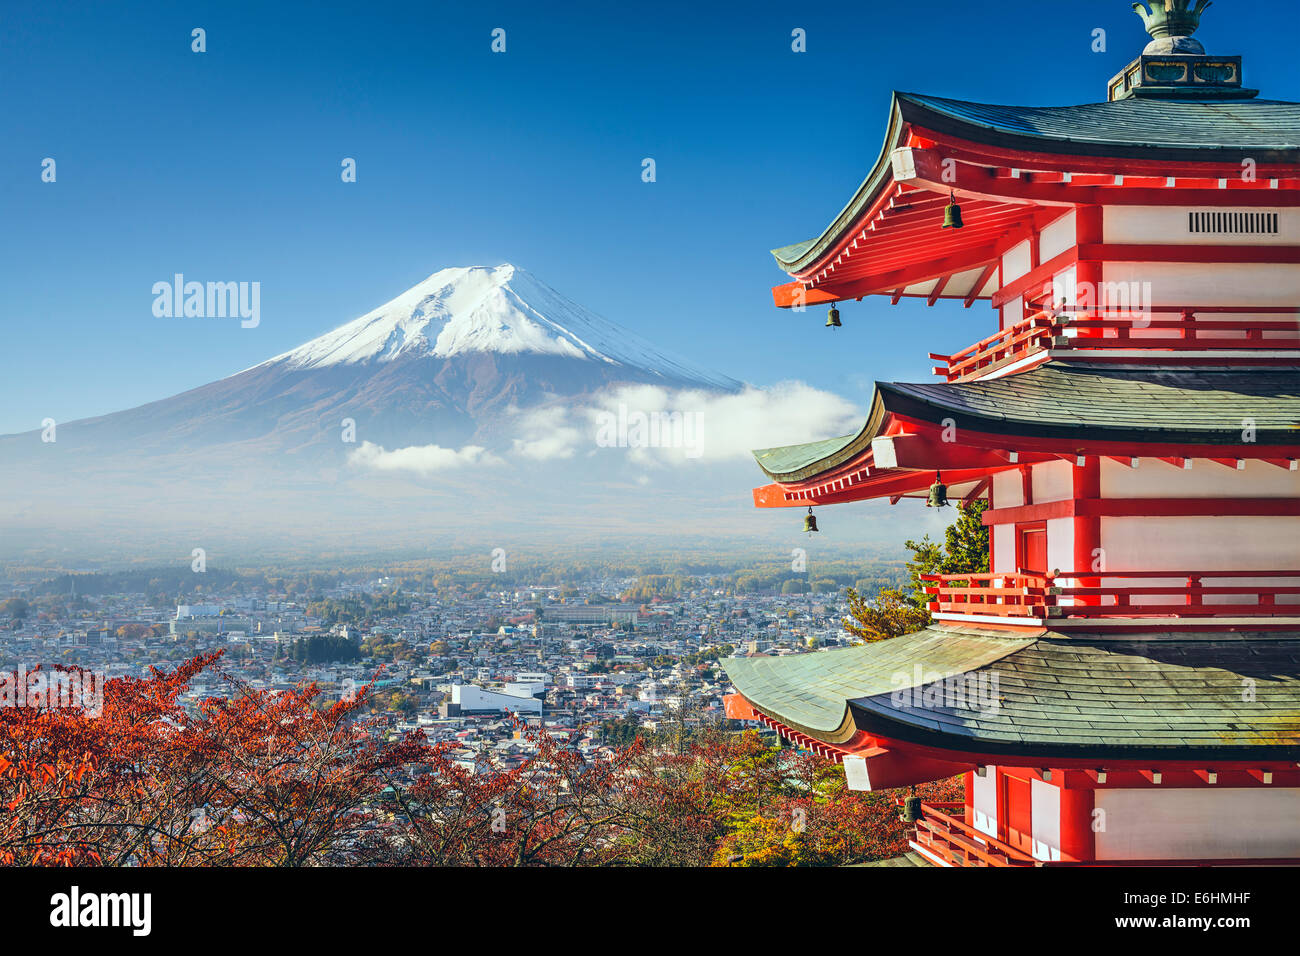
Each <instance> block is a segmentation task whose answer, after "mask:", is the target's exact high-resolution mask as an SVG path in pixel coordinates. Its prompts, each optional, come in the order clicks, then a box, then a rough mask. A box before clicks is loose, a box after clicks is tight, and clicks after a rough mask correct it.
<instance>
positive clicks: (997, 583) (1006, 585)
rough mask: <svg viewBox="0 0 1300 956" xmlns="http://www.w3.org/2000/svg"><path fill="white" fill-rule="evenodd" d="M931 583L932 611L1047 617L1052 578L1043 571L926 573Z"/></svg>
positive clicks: (927, 579)
mask: <svg viewBox="0 0 1300 956" xmlns="http://www.w3.org/2000/svg"><path fill="white" fill-rule="evenodd" d="M921 580H922V581H929V582H932V586H930V587H927V588H925V593H926V594H930V595H933V596H934V597H933V600H931V601H930V612H931V613H934V612H936V611H943V612H946V613H950V614H984V615H990V616H993V617H1034V618H1042V617H1045V616H1046V607H1047V588H1048V587H1049V585H1050V584H1051V578H1050V577H1049V576H1048V575H1044V574H1032V573H1028V572H1019V573H1016V574H1006V573H1003V574H923V575H921Z"/></svg>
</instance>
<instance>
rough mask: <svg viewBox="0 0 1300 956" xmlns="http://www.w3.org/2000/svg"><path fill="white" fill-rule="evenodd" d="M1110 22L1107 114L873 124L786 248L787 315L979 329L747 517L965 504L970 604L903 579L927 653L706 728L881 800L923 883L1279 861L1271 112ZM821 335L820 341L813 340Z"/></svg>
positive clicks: (1279, 209)
mask: <svg viewBox="0 0 1300 956" xmlns="http://www.w3.org/2000/svg"><path fill="white" fill-rule="evenodd" d="M1206 6H1208V4H1207V3H1206V0H1196V2H1195V4H1194V6H1193V4H1192V3H1191V0H1155V2H1153V3H1152V5H1151V7H1150V9H1148V8H1146V7H1144V6H1142V5H1141V4H1135V5H1134V8H1135V9H1136V10H1138V12H1139V13H1140V14H1141V16H1142V18H1143V20H1144V22H1145V24H1146V27H1147V31H1148V33H1149V34H1150V35H1151V38H1152V39H1151V42H1150V43H1149V44H1148V45H1147V47H1146V48H1145V50H1144V51H1143V52H1142V54H1141V55H1140V56H1139V57H1138V58H1137V59H1135V60H1134V61H1133V62H1132V63H1131V64H1130V65H1129V66H1128V67H1126V68H1125V69H1124V70H1123V71H1122V72H1121V73H1120V74H1119V75H1117V76H1116V77H1114V78H1113V79H1112V80H1111V81H1110V84H1109V88H1108V97H1107V101H1106V102H1104V103H1096V104H1090V105H1083V106H1068V107H1011V106H993V105H985V104H980V103H967V102H961V101H957V100H951V99H941V98H938V97H931V96H917V95H910V94H903V93H896V94H895V95H894V99H893V105H892V109H891V111H890V116H889V123H888V127H887V129H886V132H885V143H884V148H883V149H882V151H881V154H880V157H879V159H878V160H877V161H876V164H875V166H874V167H873V168H872V169H871V171H870V172H869V173H868V175H867V177H866V180H865V181H864V182H863V184H862V185H861V187H860V188H859V189H858V190H857V192H856V193H855V194H854V195H853V197H852V198H851V199H850V200H849V202H848V205H846V206H845V208H844V210H843V211H842V212H841V213H840V214H839V215H838V216H837V217H836V218H835V220H834V221H833V222H832V223H831V224H830V225H829V226H828V227H827V228H826V230H825V231H824V232H823V233H822V234H821V235H820V236H818V237H817V238H815V239H812V240H809V241H807V242H801V243H798V244H795V245H792V246H786V247H784V248H781V249H777V250H775V251H774V255H775V257H776V259H777V262H778V263H779V265H780V267H781V268H782V269H783V270H784V271H785V272H786V273H788V275H789V276H790V278H791V281H789V282H787V283H786V284H783V285H780V286H777V287H776V288H775V289H774V290H773V295H774V297H775V301H776V304H777V305H778V306H780V307H783V308H791V307H793V308H795V309H800V308H802V307H804V306H807V305H813V304H817V303H829V304H831V305H832V309H831V313H830V317H829V318H828V319H827V325H832V326H833V325H838V324H840V316H839V309H838V307H837V305H836V304H837V303H841V302H844V301H846V300H857V299H861V298H863V297H864V296H870V295H880V296H889V297H890V300H891V302H893V303H897V302H898V301H899V300H900V299H901V298H903V297H907V296H915V297H923V298H925V300H926V302H927V304H929V305H934V304H935V303H937V302H938V301H939V300H940V299H950V300H959V301H960V302H961V303H962V305H963V306H964V307H967V308H969V307H970V306H972V305H973V304H974V303H975V302H976V301H977V300H981V301H987V302H989V303H990V305H991V306H992V308H993V309H995V310H996V312H997V316H998V322H997V327H996V331H994V332H993V333H992V334H991V335H988V336H987V337H985V338H983V339H981V340H980V341H978V342H976V343H975V344H974V345H970V346H968V347H966V348H963V349H961V350H960V351H958V352H955V353H953V354H951V355H946V354H935V353H931V355H930V358H931V359H933V360H934V361H935V363H936V364H937V367H936V368H935V369H934V371H935V373H936V376H937V378H936V381H934V382H931V383H925V384H903V383H877V386H876V390H875V395H874V397H873V399H872V403H871V410H870V414H869V417H868V419H867V421H866V423H865V424H864V425H863V427H862V429H861V431H859V432H858V433H857V434H854V435H847V436H844V437H841V438H834V439H830V440H826V441H820V442H814V443H811V444H806V445H797V446H790V447H782V448H769V449H764V450H760V451H757V452H755V457H756V458H757V460H758V464H759V465H760V467H761V468H762V469H763V471H764V472H765V473H766V475H767V476H768V478H769V479H770V481H769V483H768V484H765V485H763V486H762V487H760V488H757V489H755V491H754V502H755V504H756V505H757V506H758V507H760V508H796V509H811V508H813V507H820V506H827V505H838V504H843V503H847V502H852V501H859V500H863V499H870V498H889V499H890V501H891V502H897V501H899V500H900V499H904V498H926V497H927V496H928V497H929V499H930V503H931V504H937V505H942V504H943V503H944V502H945V501H947V500H952V501H967V502H968V501H972V500H974V499H977V498H982V499H985V500H986V502H987V510H986V511H985V512H984V515H983V521H984V523H985V524H986V525H987V526H988V529H989V565H988V566H989V569H990V570H989V573H980V574H971V573H965V574H958V575H932V576H927V581H928V582H929V584H930V586H929V587H927V588H926V591H927V593H928V595H929V598H930V604H929V607H930V611H931V615H932V618H933V623H932V624H931V625H930V626H929V627H928V628H927V629H925V630H923V631H920V632H919V633H913V634H908V635H905V636H902V637H897V638H893V639H890V640H884V641H879V642H875V643H867V644H860V645H857V646H852V647H846V648H840V649H835V650H829V651H823V652H817V653H809V654H798V655H791V656H787V657H772V658H766V657H754V658H748V659H735V660H730V661H728V662H727V673H728V676H729V678H730V679H731V681H732V683H733V684H734V686H735V688H736V691H737V693H736V694H735V695H733V696H732V697H731V698H729V699H728V713H729V715H730V716H733V717H738V718H743V719H755V720H758V721H761V722H762V723H764V724H766V725H768V726H770V727H773V728H775V729H776V730H777V731H778V732H779V733H780V734H781V735H782V736H783V737H785V738H786V739H788V740H790V741H792V742H795V743H797V744H798V745H800V746H803V747H806V748H810V749H812V750H814V751H816V752H818V753H820V754H823V755H825V756H827V757H830V758H833V759H834V760H836V761H838V762H840V763H841V764H843V767H844V772H845V774H846V778H847V781H848V784H849V786H850V787H852V788H854V789H862V790H872V789H881V788H893V787H900V786H907V785H914V784H918V783H922V782H925V781H932V780H938V779H944V778H947V777H950V776H953V775H956V774H964V775H965V781H966V789H965V801H964V803H963V804H955V805H932V804H924V803H920V801H918V800H916V799H915V798H913V799H912V800H909V801H907V804H906V807H905V817H906V818H907V819H909V820H911V821H913V822H914V825H915V829H914V831H913V833H912V836H911V841H910V842H911V848H912V851H913V853H912V855H913V858H914V859H915V858H917V857H919V858H920V859H922V860H924V861H926V862H928V863H932V864H936V865H944V866H1060V865H1098V864H1102V865H1104V864H1130V865H1131V864H1135V863H1144V864H1169V865H1207V864H1210V865H1212V864H1216V863H1225V864H1227V863H1231V864H1238V865H1239V864H1244V863H1298V862H1300V764H1298V763H1297V761H1298V760H1300V471H1298V470H1297V460H1298V459H1300V432H1298V431H1297V429H1300V325H1298V322H1297V318H1298V316H1300V104H1296V103H1285V102H1277V101H1271V100H1265V99H1261V98H1259V97H1258V96H1257V94H1256V91H1254V90H1249V89H1246V88H1244V87H1243V85H1242V73H1241V58H1240V57H1236V56H1229V57H1224V56H1211V55H1208V54H1206V53H1205V51H1204V48H1203V47H1202V46H1201V44H1200V43H1199V42H1198V41H1197V40H1195V39H1193V38H1192V36H1191V34H1192V33H1193V32H1194V31H1195V29H1196V27H1197V26H1198V21H1199V17H1200V14H1201V12H1202V11H1203V9H1204V8H1205V7H1206ZM828 334H831V333H828Z"/></svg>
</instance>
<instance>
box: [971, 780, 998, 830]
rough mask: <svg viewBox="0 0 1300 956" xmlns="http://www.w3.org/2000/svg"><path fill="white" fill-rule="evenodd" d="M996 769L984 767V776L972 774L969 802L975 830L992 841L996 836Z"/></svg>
mask: <svg viewBox="0 0 1300 956" xmlns="http://www.w3.org/2000/svg"><path fill="white" fill-rule="evenodd" d="M997 778H998V768H997V767H992V766H990V767H985V768H984V776H982V777H981V776H980V775H979V774H973V775H972V776H971V780H972V781H973V782H974V783H973V786H972V788H971V798H972V800H971V802H972V805H973V807H974V810H975V813H974V817H973V819H974V823H975V829H976V830H979V831H980V832H981V833H987V834H988V835H989V836H991V837H993V838H994V839H996V838H997V835H998V779H997Z"/></svg>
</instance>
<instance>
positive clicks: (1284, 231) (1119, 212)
mask: <svg viewBox="0 0 1300 956" xmlns="http://www.w3.org/2000/svg"><path fill="white" fill-rule="evenodd" d="M1210 211H1214V212H1275V213H1278V214H1279V215H1278V231H1277V234H1276V235H1273V234H1269V233H1260V234H1256V235H1250V234H1241V235H1236V234H1233V233H1217V232H1201V233H1196V232H1190V231H1189V230H1188V228H1187V214H1188V212H1210ZM1044 233H1046V230H1044ZM1102 237H1103V241H1105V242H1117V243H1124V242H1132V243H1158V244H1160V245H1166V246H1176V245H1238V246H1252V245H1264V246H1271V245H1278V246H1284V245H1295V244H1297V243H1300V209H1282V208H1276V209H1265V208H1263V207H1245V206H1243V207H1241V208H1239V209H1217V208H1216V209H1214V210H1211V209H1210V207H1207V206H1107V207H1106V213H1105V215H1104V216H1103V217H1102ZM1043 258H1047V257H1046V256H1044V257H1043Z"/></svg>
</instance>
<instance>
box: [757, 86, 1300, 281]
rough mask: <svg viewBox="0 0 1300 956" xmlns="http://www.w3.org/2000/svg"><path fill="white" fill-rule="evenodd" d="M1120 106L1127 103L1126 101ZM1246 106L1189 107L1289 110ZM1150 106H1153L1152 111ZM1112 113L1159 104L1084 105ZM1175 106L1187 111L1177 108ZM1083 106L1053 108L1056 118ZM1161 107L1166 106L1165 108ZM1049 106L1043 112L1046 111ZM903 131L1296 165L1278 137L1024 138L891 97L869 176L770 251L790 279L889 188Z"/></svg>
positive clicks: (1299, 149) (1260, 103)
mask: <svg viewBox="0 0 1300 956" xmlns="http://www.w3.org/2000/svg"><path fill="white" fill-rule="evenodd" d="M952 102H953V104H954V106H958V105H960V106H968V107H971V108H972V110H973V111H974V110H986V111H997V110H1002V111H1004V112H1012V113H1014V112H1015V111H1017V110H1022V109H1027V108H1022V107H1005V106H996V105H992V104H987V105H986V104H980V103H959V102H958V101H952ZM1126 102H1128V101H1126ZM1250 102H1251V104H1252V105H1251V106H1242V104H1217V103H1205V102H1204V101H1202V102H1200V103H1197V104H1196V105H1197V106H1199V107H1205V108H1208V109H1211V110H1214V109H1233V108H1245V109H1256V108H1259V107H1272V106H1281V107H1297V109H1300V106H1298V105H1297V104H1293V103H1277V102H1274V101H1266V100H1254V101H1250ZM1153 103H1154V105H1153ZM1090 105H1091V106H1096V107H1101V108H1105V109H1112V110H1117V111H1118V110H1130V109H1139V110H1140V109H1159V108H1162V105H1161V104H1160V103H1158V102H1154V101H1132V103H1131V104H1129V105H1124V104H1090ZM1181 105H1188V106H1190V105H1192V104H1188V103H1184V104H1181ZM1082 108H1084V107H1064V108H1059V109H1060V110H1061V111H1062V112H1064V111H1065V110H1069V109H1082ZM1165 108H1167V107H1165ZM1048 109H1049V108H1044V112H1046V111H1047V110H1048ZM909 127H916V128H920V129H923V130H925V131H926V132H929V133H935V134H941V135H946V136H952V137H954V138H957V139H961V140H964V141H967V142H972V143H980V144H983V145H986V146H989V147H993V148H997V149H1006V150H1013V151H1019V152H1029V153H1040V154H1056V155H1061V156H1080V157H1091V158H1097V159H1133V160H1145V161H1173V162H1186V163H1191V162H1200V163H1204V162H1206V161H1209V162H1222V163H1232V164H1237V163H1240V162H1241V160H1243V159H1251V160H1252V161H1254V162H1256V163H1259V164H1270V163H1280V164H1295V163H1300V145H1297V144H1296V142H1295V141H1292V142H1286V139H1288V138H1290V137H1289V136H1288V135H1287V134H1286V133H1281V134H1279V141H1278V142H1276V143H1272V144H1265V143H1261V144H1253V145H1247V146H1241V145H1231V144H1224V143H1212V142H1204V141H1203V140H1201V141H1197V140H1195V139H1193V138H1192V135H1191V134H1189V136H1188V138H1187V139H1186V140H1185V141H1168V142H1162V143H1155V144H1152V143H1149V142H1116V141H1114V140H1104V139H1092V138H1085V137H1079V136H1070V135H1065V134H1063V133H1055V134H1053V133H1047V132H1041V133H1027V132H1016V131H1012V130H1009V129H1005V128H1002V127H1000V126H999V125H997V124H996V123H994V122H992V121H991V120H990V121H981V120H980V119H978V118H974V117H971V116H959V115H956V114H955V113H953V112H950V111H946V110H943V109H940V108H937V107H936V106H934V105H933V104H932V103H930V102H925V101H924V98H921V97H917V96H915V95H913V94H908V93H899V92H894V94H893V98H892V101H891V104H890V115H889V126H888V128H887V130H886V132H885V139H884V144H883V146H882V148H881V152H880V156H879V157H878V158H877V159H876V162H875V164H874V165H873V166H872V168H871V171H870V172H869V173H868V174H867V177H866V178H865V179H864V180H863V182H862V184H861V185H860V186H859V187H858V189H857V191H856V192H855V193H854V195H853V198H852V199H851V200H850V201H849V203H848V204H847V205H846V206H845V207H844V208H843V209H842V210H841V211H840V213H839V215H837V216H836V217H835V219H834V220H833V221H832V222H831V223H830V225H829V226H827V227H826V229H824V230H823V231H822V233H821V235H819V236H818V237H817V238H815V239H807V240H805V241H803V242H798V243H793V244H791V245H788V246H783V247H781V248H778V249H773V250H772V255H773V256H774V257H775V259H776V261H777V265H779V266H780V267H781V269H782V270H783V271H784V272H786V273H789V274H790V275H791V276H798V275H800V274H803V273H806V272H807V271H808V270H810V269H812V268H813V267H814V266H817V265H819V264H820V263H821V261H822V260H823V259H825V258H826V257H827V256H828V255H830V254H831V253H833V252H834V251H835V249H836V248H837V247H838V246H839V245H840V244H841V243H842V242H843V240H844V238H845V236H846V235H847V234H848V233H849V232H850V230H851V229H852V228H853V227H854V226H855V225H856V224H857V222H858V221H859V219H860V218H861V217H862V215H863V214H864V212H865V211H866V210H867V209H868V207H869V206H870V205H871V204H872V203H874V202H875V201H876V200H877V199H878V198H879V197H880V195H881V193H882V192H883V191H884V190H885V189H886V188H888V187H889V185H890V184H892V182H893V172H892V163H891V159H890V156H891V153H892V151H893V150H894V149H895V148H897V147H898V146H901V145H904V144H903V139H904V137H905V135H906V132H907V130H908V128H909Z"/></svg>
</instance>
